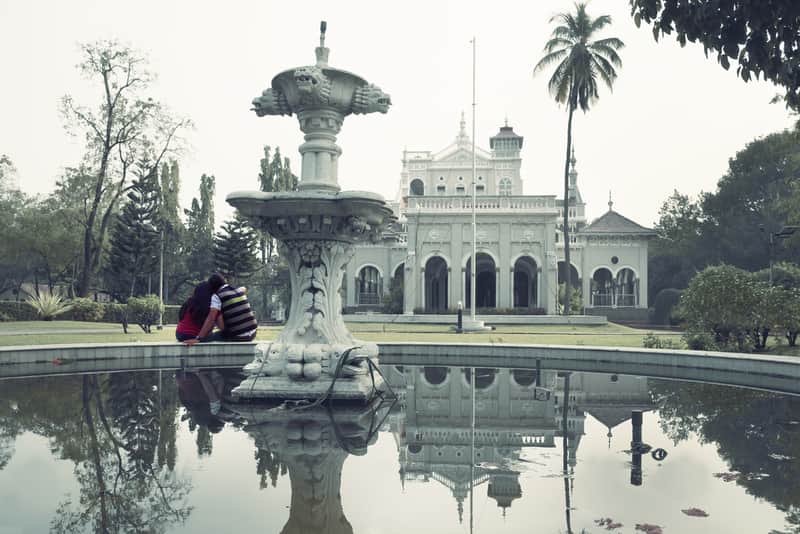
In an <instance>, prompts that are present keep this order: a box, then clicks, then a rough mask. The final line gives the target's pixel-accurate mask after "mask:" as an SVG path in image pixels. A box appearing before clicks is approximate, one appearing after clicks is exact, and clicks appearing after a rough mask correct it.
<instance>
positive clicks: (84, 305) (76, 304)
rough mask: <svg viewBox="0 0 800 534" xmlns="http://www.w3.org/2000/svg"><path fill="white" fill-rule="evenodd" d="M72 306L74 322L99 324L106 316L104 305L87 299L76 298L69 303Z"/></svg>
mask: <svg viewBox="0 0 800 534" xmlns="http://www.w3.org/2000/svg"><path fill="white" fill-rule="evenodd" d="M69 304H71V305H72V313H71V317H70V318H71V319H72V320H73V321H91V322H95V323H96V322H99V321H101V320H102V319H103V316H104V315H105V310H104V309H103V304H101V303H100V302H95V301H93V300H92V299H87V298H80V297H79V298H74V299H72V300H70V301H69Z"/></svg>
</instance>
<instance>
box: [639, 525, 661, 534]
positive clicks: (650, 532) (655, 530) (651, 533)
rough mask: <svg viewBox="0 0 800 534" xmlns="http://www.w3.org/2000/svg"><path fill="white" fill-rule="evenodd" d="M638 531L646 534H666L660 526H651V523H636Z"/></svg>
mask: <svg viewBox="0 0 800 534" xmlns="http://www.w3.org/2000/svg"><path fill="white" fill-rule="evenodd" d="M636 530H638V531H639V532H644V533H645V534H664V529H662V528H661V527H660V526H658V525H651V524H650V523H641V524H639V523H636Z"/></svg>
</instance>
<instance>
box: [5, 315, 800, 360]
mask: <svg viewBox="0 0 800 534" xmlns="http://www.w3.org/2000/svg"><path fill="white" fill-rule="evenodd" d="M348 327H349V328H350V331H351V332H352V333H353V335H354V336H355V337H356V338H358V339H362V340H364V341H397V342H418V343H490V344H493V343H513V344H547V345H585V346H590V345H593V346H605V347H641V346H642V338H644V336H646V335H647V334H648V333H654V334H655V335H656V336H658V337H661V338H665V339H672V340H673V341H674V342H676V343H680V341H681V334H680V333H679V332H661V331H652V330H646V329H636V328H630V327H627V326H622V325H618V324H611V323H609V324H606V325H591V326H570V325H537V326H530V325H505V326H498V327H497V329H496V330H492V331H488V332H482V333H477V334H456V333H454V332H451V331H450V329H449V326H446V325H426V324H411V325H407V324H381V323H348ZM281 328H282V327H281V326H262V327H260V328H259V329H258V336H257V337H256V340H257V341H268V340H271V339H275V337H276V336H277V335H278V333H279V332H280V331H281ZM99 330H101V331H102V332H97V331H99ZM128 330H129V332H130V333H128V334H124V333H123V332H122V326H120V325H118V324H110V323H86V322H78V321H18V322H7V323H0V346H12V345H50V344H56V343H81V344H83V343H137V342H145V341H157V342H173V341H175V327H174V326H168V327H166V328H164V329H163V330H155V329H154V330H153V333H151V334H145V333H144V332H142V331H141V329H140V328H139V327H138V326H135V325H132V326H130V327H129V329H128ZM15 332H19V333H18V334H15ZM67 332H68V333H67ZM770 339H771V343H770V351H769V352H770V353H772V354H786V355H790V356H800V347H788V346H787V345H786V343H785V342H784V343H776V341H777V340H776V338H775V337H774V336H771V338H770Z"/></svg>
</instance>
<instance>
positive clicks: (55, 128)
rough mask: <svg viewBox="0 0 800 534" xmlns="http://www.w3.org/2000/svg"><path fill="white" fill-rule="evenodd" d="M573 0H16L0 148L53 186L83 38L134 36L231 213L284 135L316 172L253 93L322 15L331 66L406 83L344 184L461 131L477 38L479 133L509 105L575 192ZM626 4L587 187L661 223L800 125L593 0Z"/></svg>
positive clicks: (529, 179)
mask: <svg viewBox="0 0 800 534" xmlns="http://www.w3.org/2000/svg"><path fill="white" fill-rule="evenodd" d="M571 7H572V2H569V1H566V0H547V1H538V0H537V1H532V0H525V1H516V0H505V1H504V2H485V1H483V2H481V1H465V0H458V1H455V0H454V1H439V0H428V1H427V2H421V1H417V0H408V1H405V2H397V3H388V2H375V1H373V2H356V1H338V2H332V1H330V0H328V1H294V2H293V1H283V2H274V1H261V2H255V1H239V2H230V3H224V2H200V1H191V2H190V1H171V2H163V1H153V0H140V1H138V2H134V3H131V2H117V1H112V0H102V1H100V0H95V1H91V0H71V1H69V2H44V1H41V0H27V1H24V2H23V1H18V0H0V68H2V70H1V71H0V72H2V84H0V96H1V98H0V154H2V153H6V154H8V155H9V156H10V157H11V158H12V160H13V161H14V163H15V165H16V166H17V168H18V170H19V176H18V179H19V183H20V185H21V187H22V188H23V189H24V190H25V191H27V192H31V193H43V194H44V193H48V192H49V191H50V190H52V188H53V186H54V183H55V180H56V178H57V177H58V176H59V173H60V172H61V169H62V168H63V167H65V166H70V165H75V164H76V163H77V162H78V161H79V159H80V155H81V153H82V148H83V147H82V143H81V140H80V139H74V138H71V137H69V136H68V135H66V133H65V131H64V129H63V123H62V120H61V117H60V114H59V99H60V97H61V96H62V95H64V94H67V93H70V94H73V95H75V96H76V98H77V99H78V100H79V101H81V102H85V103H90V102H92V96H91V95H92V93H91V90H90V88H89V87H88V86H87V85H86V82H85V81H83V80H82V79H81V78H80V76H79V74H78V72H77V70H76V69H75V65H76V64H77V63H78V62H79V61H80V59H81V58H80V55H79V49H78V43H79V42H88V41H94V40H97V39H101V38H118V39H120V40H122V41H124V42H126V43H128V44H130V45H131V46H133V47H135V48H137V49H140V50H142V51H144V52H146V53H147V54H148V57H149V59H150V65H151V70H152V71H153V72H155V73H156V74H157V75H158V80H157V82H156V84H155V85H154V86H153V89H152V95H153V96H154V97H155V98H156V99H157V100H160V101H161V102H163V103H165V104H166V105H168V106H169V107H171V108H172V109H173V110H174V111H176V112H178V113H181V114H183V115H186V116H188V117H190V118H191V119H192V120H193V121H194V122H195V125H196V128H195V130H194V131H192V132H190V133H189V135H188V138H189V141H190V148H189V150H187V151H186V152H185V153H184V154H183V155H182V156H181V157H180V166H181V176H182V180H183V191H182V201H183V204H184V207H185V206H186V205H187V204H188V201H189V200H190V199H191V197H192V196H196V195H197V187H198V184H199V179H200V174H201V173H204V172H205V173H208V174H214V175H215V176H216V178H217V199H216V209H217V224H219V223H220V222H221V219H222V217H227V216H229V215H230V214H231V213H232V210H231V209H230V208H229V207H228V206H227V205H226V204H225V202H224V198H225V195H226V194H227V193H229V192H231V191H234V190H241V189H256V188H257V184H258V182H257V173H258V165H259V159H260V157H261V154H262V147H263V145H264V144H270V145H272V146H273V147H274V146H276V145H278V146H280V147H281V148H282V149H283V150H282V152H283V153H284V154H288V155H290V157H292V164H293V168H294V170H295V172H297V173H299V167H300V166H299V158H298V155H297V146H298V145H299V144H300V143H301V142H302V134H301V133H300V131H299V129H298V126H297V121H296V119H295V118H294V117H265V118H258V117H256V116H255V114H254V113H253V112H252V111H250V110H249V109H250V102H251V100H252V99H253V97H255V96H257V95H259V94H260V93H261V91H262V90H263V89H265V88H266V87H268V86H269V82H270V80H271V79H272V77H273V76H274V75H275V74H277V73H278V72H280V71H282V70H284V69H287V68H290V67H296V66H301V65H308V64H312V63H313V62H314V47H315V46H316V45H317V43H318V37H319V21H320V20H321V19H325V20H327V21H328V33H327V45H328V46H329V47H330V48H331V56H330V64H331V65H332V66H334V67H338V68H342V69H345V70H350V71H353V72H355V73H356V74H359V75H361V76H363V77H364V78H366V79H367V80H368V81H370V82H372V83H375V84H377V85H378V86H380V87H381V88H382V89H383V90H384V91H386V92H387V93H389V94H391V96H392V101H393V104H394V105H393V106H392V108H391V109H390V110H389V113H388V114H386V115H380V114H373V115H368V116H366V117H364V116H351V117H348V118H347V119H346V120H345V124H344V127H343V129H342V133H341V135H340V136H339V144H340V146H341V147H342V149H343V151H344V152H343V155H342V158H341V160H340V165H339V180H340V184H341V185H342V187H343V188H344V189H360V190H368V191H374V192H377V193H380V194H383V195H384V196H385V197H387V198H394V196H395V193H396V191H397V185H398V181H399V176H400V158H401V155H402V150H403V147H408V149H410V150H439V149H441V148H444V147H445V146H446V145H448V144H449V143H450V142H452V141H453V140H454V138H455V135H456V134H457V131H458V121H459V118H460V113H461V111H462V110H464V111H466V112H467V117H468V120H469V114H470V104H471V94H472V93H471V91H472V89H471V76H472V73H471V60H472V50H471V45H470V44H469V40H470V39H471V38H472V36H473V35H476V36H477V43H478V52H477V62H478V69H477V73H478V107H477V112H478V120H477V137H478V144H479V145H480V146H483V147H486V148H488V144H489V143H488V138H489V137H490V136H491V135H493V134H494V133H495V132H496V131H497V129H498V127H499V126H500V125H502V123H503V119H504V117H506V116H508V119H509V124H510V125H511V126H513V127H514V129H515V131H516V132H517V133H519V134H521V135H523V136H525V145H524V148H523V152H522V157H523V181H524V183H525V193H526V194H558V192H559V191H560V190H561V187H562V186H561V183H562V176H563V174H562V173H563V152H564V144H565V137H566V113H565V112H564V110H563V109H560V108H558V107H557V106H556V104H555V103H554V102H553V101H552V99H551V98H550V96H549V94H548V92H547V87H546V84H547V80H548V75H549V73H546V74H542V75H539V76H537V77H533V75H532V69H533V66H534V65H535V63H536V62H537V61H538V59H539V58H540V57H541V55H542V47H543V45H544V43H545V42H546V40H547V38H548V36H549V34H550V28H551V26H550V25H549V23H548V21H549V18H550V17H551V16H552V15H553V14H554V13H557V12H559V11H564V10H568V9H570V8H571ZM589 10H590V13H591V14H592V15H594V16H597V15H600V14H609V15H611V16H612V19H613V25H612V26H611V28H610V30H609V31H607V32H606V33H605V34H604V35H606V36H617V37H620V38H621V39H622V40H623V41H625V43H626V44H627V47H626V48H625V49H624V50H623V51H622V53H621V55H622V59H623V67H622V69H621V70H620V72H619V78H618V81H617V83H616V86H615V88H614V92H613V93H610V92H609V91H607V90H603V92H602V93H601V99H600V102H599V103H598V104H597V105H596V106H595V108H594V109H593V110H592V111H590V112H589V113H588V114H587V115H583V114H576V120H575V125H574V131H575V138H576V148H577V150H576V156H577V159H578V171H579V186H580V188H581V192H582V194H583V198H584V199H585V200H586V202H587V204H588V210H587V211H588V215H589V217H590V218H594V217H596V216H599V215H601V214H602V213H603V212H604V211H605V210H606V209H607V205H606V203H607V201H608V194H609V190H611V191H612V196H613V199H614V208H615V209H616V210H617V211H619V212H621V213H623V214H624V215H626V216H628V217H631V218H633V219H634V220H636V221H637V222H640V223H642V224H645V225H651V224H652V223H653V222H654V221H655V220H656V218H657V212H658V208H659V206H660V205H661V203H662V202H663V201H664V199H665V198H666V197H667V196H668V195H669V194H670V193H671V192H672V190H673V189H675V188H677V189H678V190H680V191H681V192H684V193H689V194H697V193H698V192H700V191H701V190H706V191H708V190H713V189H714V187H715V184H716V182H717V180H718V179H719V178H720V177H721V176H722V174H723V173H724V172H725V170H726V169H727V164H728V158H729V157H731V156H733V155H734V154H735V152H736V151H737V150H740V149H741V148H743V147H744V145H745V144H746V143H747V142H748V141H750V140H752V139H754V138H756V137H759V136H763V135H765V134H768V133H771V132H773V131H778V130H781V129H783V128H785V127H787V126H788V125H789V124H790V123H791V118H790V117H789V115H788V114H787V112H786V110H785V109H784V108H783V107H782V105H774V104H769V100H770V99H771V98H772V97H773V96H774V95H775V94H777V93H779V92H780V91H779V89H778V88H775V87H773V86H772V85H770V84H767V83H748V84H745V83H744V82H742V81H741V80H740V79H738V78H737V77H736V75H735V73H734V72H733V71H731V72H726V71H724V70H722V68H720V67H719V66H718V65H717V63H716V61H715V60H714V59H712V58H709V59H705V57H704V56H703V52H702V48H701V47H699V46H698V45H688V46H687V47H686V48H684V49H681V48H680V47H679V46H678V44H677V43H675V42H674V41H673V40H672V39H671V38H669V39H667V40H665V41H662V42H659V43H656V42H654V40H653V36H652V33H651V31H650V29H649V27H642V28H641V29H637V28H636V27H635V26H634V24H633V21H632V18H631V17H630V12H629V10H630V7H629V4H628V2H627V0H593V1H592V2H591V3H590V4H589Z"/></svg>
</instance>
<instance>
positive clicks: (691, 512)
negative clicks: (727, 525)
mask: <svg viewBox="0 0 800 534" xmlns="http://www.w3.org/2000/svg"><path fill="white" fill-rule="evenodd" d="M681 512H683V513H684V514H686V515H688V516H690V517H708V514H707V513H706V512H705V511H703V510H701V509H700V508H687V509H686V510H681Z"/></svg>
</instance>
